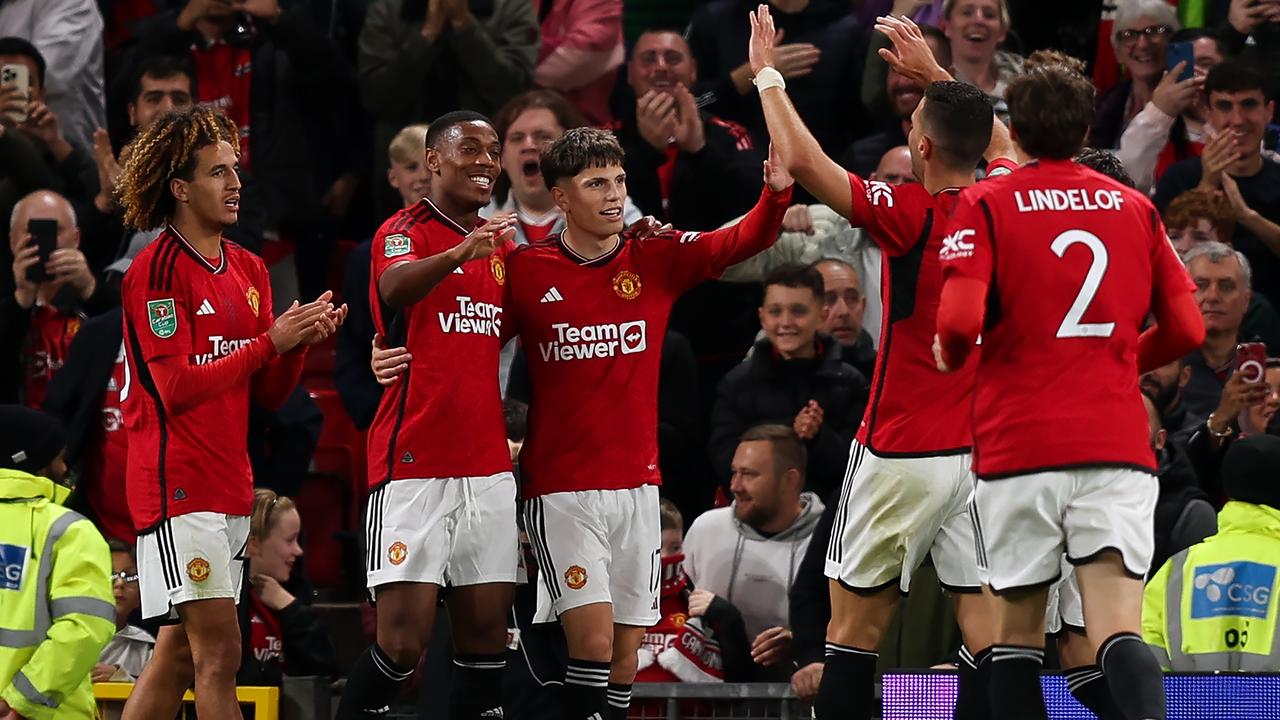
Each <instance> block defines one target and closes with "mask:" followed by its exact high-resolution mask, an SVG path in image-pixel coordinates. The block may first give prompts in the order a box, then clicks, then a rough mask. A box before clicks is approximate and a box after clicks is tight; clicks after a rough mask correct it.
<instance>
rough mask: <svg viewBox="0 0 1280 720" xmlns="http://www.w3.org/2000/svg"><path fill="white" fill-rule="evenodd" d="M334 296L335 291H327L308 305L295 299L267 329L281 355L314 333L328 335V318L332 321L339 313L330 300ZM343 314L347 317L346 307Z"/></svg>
mask: <svg viewBox="0 0 1280 720" xmlns="http://www.w3.org/2000/svg"><path fill="white" fill-rule="evenodd" d="M332 298H333V293H331V292H327V291H326V292H325V293H324V294H323V295H321V296H320V297H319V298H318V299H316V300H315V301H313V302H309V303H307V304H306V305H299V304H298V301H297V300H294V301H293V304H292V305H290V306H289V309H288V310H285V311H284V312H283V313H281V315H280V317H278V318H276V321H275V323H274V324H272V325H271V329H270V330H268V331H267V336H268V337H270V338H271V343H272V344H273V345H275V347H276V352H277V353H279V354H281V355H283V354H284V353H287V352H289V351H290V350H292V349H294V348H296V347H298V346H299V345H301V344H302V343H303V341H304V340H307V339H310V338H311V337H312V333H325V334H324V336H323V337H328V334H327V330H326V328H327V327H328V326H327V324H326V320H327V321H329V322H332V321H333V320H334V318H335V316H336V315H337V313H338V311H337V310H335V309H334V307H333V303H331V302H329V300H330V299H332ZM342 315H343V317H346V312H345V308H344V309H343V311H342Z"/></svg>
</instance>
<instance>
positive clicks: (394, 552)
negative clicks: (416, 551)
mask: <svg viewBox="0 0 1280 720" xmlns="http://www.w3.org/2000/svg"><path fill="white" fill-rule="evenodd" d="M407 557H409V548H407V547H405V544H404V543H402V542H400V541H399V540H397V541H395V542H393V543H391V547H390V548H389V549H388V550H387V559H388V560H390V561H391V564H392V565H399V564H401V563H403V562H404V560H405V558H407Z"/></svg>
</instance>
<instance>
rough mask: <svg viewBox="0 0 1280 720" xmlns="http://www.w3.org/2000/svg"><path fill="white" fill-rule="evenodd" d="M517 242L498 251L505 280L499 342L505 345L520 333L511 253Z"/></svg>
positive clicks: (503, 282)
mask: <svg viewBox="0 0 1280 720" xmlns="http://www.w3.org/2000/svg"><path fill="white" fill-rule="evenodd" d="M516 247H517V246H516V244H515V243H513V242H508V243H507V244H506V245H504V246H503V247H501V248H499V249H498V253H499V254H500V255H501V257H502V269H503V274H502V277H503V281H502V324H501V326H500V327H499V331H498V343H499V344H500V345H502V346H503V347H505V346H506V344H507V341H509V340H510V339H511V338H513V337H517V336H519V335H520V322H519V318H518V314H517V312H516V303H515V300H514V296H515V290H514V289H513V283H512V281H511V255H512V253H514V252H515V250H516Z"/></svg>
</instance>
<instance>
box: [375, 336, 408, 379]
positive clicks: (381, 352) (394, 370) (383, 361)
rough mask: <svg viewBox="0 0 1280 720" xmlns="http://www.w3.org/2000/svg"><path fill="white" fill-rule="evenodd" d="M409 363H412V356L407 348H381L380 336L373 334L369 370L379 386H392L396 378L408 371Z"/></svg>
mask: <svg viewBox="0 0 1280 720" xmlns="http://www.w3.org/2000/svg"><path fill="white" fill-rule="evenodd" d="M410 362H413V355H411V354H410V353H409V349H408V348H404V347H397V348H390V349H387V348H385V347H383V346H382V336H381V335H378V334H377V333H375V334H374V336H373V355H372V357H370V359H369V368H370V369H372V370H373V377H374V378H375V379H376V380H377V381H378V384H379V385H383V386H386V385H392V384H394V383H395V381H396V378H398V377H400V376H401V375H403V374H404V371H405V370H408V369H409V363H410Z"/></svg>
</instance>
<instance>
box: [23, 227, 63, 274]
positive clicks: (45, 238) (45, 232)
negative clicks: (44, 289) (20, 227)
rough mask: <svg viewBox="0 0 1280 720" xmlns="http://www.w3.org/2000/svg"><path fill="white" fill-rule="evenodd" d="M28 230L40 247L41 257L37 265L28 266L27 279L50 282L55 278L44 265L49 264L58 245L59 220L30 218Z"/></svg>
mask: <svg viewBox="0 0 1280 720" xmlns="http://www.w3.org/2000/svg"><path fill="white" fill-rule="evenodd" d="M27 232H28V233H29V234H30V235H31V242H32V243H34V244H35V246H36V247H37V248H38V249H39V257H40V259H39V260H37V261H36V264H35V265H32V266H31V267H29V268H27V280H29V281H31V282H33V283H42V282H48V281H49V280H52V279H53V278H52V277H50V276H49V273H47V272H45V269H44V266H45V265H46V264H48V262H49V258H50V257H52V256H53V251H54V250H55V249H57V247H58V221H57V220H37V219H32V220H28V221H27Z"/></svg>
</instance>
